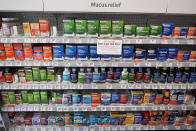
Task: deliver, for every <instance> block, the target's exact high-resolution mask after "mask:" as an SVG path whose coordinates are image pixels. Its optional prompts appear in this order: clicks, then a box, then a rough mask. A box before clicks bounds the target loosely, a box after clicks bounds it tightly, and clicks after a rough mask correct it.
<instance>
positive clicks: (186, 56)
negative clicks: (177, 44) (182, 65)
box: [182, 51, 191, 61]
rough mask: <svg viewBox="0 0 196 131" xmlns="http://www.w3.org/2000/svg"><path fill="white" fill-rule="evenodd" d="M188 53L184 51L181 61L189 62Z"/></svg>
mask: <svg viewBox="0 0 196 131" xmlns="http://www.w3.org/2000/svg"><path fill="white" fill-rule="evenodd" d="M190 53H191V52H190V51H184V55H183V59H182V60H183V61H188V60H189V56H190Z"/></svg>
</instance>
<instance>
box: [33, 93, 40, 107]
mask: <svg viewBox="0 0 196 131" xmlns="http://www.w3.org/2000/svg"><path fill="white" fill-rule="evenodd" d="M33 99H34V104H40V93H39V91H33Z"/></svg>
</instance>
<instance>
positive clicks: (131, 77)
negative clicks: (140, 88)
mask: <svg viewBox="0 0 196 131" xmlns="http://www.w3.org/2000/svg"><path fill="white" fill-rule="evenodd" d="M134 81H135V68H134V67H131V68H130V72H129V75H128V82H129V83H133V82H134Z"/></svg>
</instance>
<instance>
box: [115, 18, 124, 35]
mask: <svg viewBox="0 0 196 131" xmlns="http://www.w3.org/2000/svg"><path fill="white" fill-rule="evenodd" d="M123 29H124V21H123V20H112V37H122V36H123Z"/></svg>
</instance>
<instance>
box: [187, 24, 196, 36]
mask: <svg viewBox="0 0 196 131" xmlns="http://www.w3.org/2000/svg"><path fill="white" fill-rule="evenodd" d="M195 32H196V27H189V28H188V32H187V38H195V37H196V35H195Z"/></svg>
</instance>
